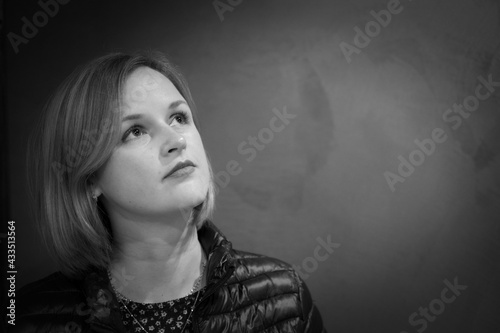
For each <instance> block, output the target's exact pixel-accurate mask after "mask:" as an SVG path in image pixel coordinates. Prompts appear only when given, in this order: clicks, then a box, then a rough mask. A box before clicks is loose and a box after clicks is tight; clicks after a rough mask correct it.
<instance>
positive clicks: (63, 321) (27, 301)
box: [10, 272, 85, 332]
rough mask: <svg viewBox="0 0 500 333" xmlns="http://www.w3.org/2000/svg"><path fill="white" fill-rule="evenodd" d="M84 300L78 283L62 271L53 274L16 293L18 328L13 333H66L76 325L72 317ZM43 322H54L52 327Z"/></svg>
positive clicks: (51, 324)
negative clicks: (71, 326)
mask: <svg viewBox="0 0 500 333" xmlns="http://www.w3.org/2000/svg"><path fill="white" fill-rule="evenodd" d="M84 301H85V296H84V293H83V291H82V290H81V288H80V285H79V282H78V280H73V279H70V278H68V277H66V276H65V275H64V274H62V273H61V272H55V273H52V274H50V275H48V276H46V277H44V278H42V279H40V280H37V281H34V282H31V283H29V284H27V285H25V286H24V287H22V288H20V289H19V290H18V291H16V318H15V324H16V325H15V326H13V327H12V330H10V331H11V332H28V331H30V332H31V331H44V329H47V331H55V332H59V331H60V332H65V331H66V328H67V326H68V325H71V324H73V323H74V321H73V320H72V317H73V316H75V309H77V305H78V304H79V303H82V304H84V303H83V302H84ZM77 317H78V316H75V318H77ZM42 323H50V325H49V326H51V327H45V326H46V325H45V324H42ZM58 329H59V330H58Z"/></svg>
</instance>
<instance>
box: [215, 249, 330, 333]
mask: <svg viewBox="0 0 500 333" xmlns="http://www.w3.org/2000/svg"><path fill="white" fill-rule="evenodd" d="M233 260H234V261H233V262H234V265H235V268H234V272H233V274H232V276H231V278H230V279H229V280H228V281H227V284H226V286H227V288H228V289H227V291H226V292H228V293H231V290H232V289H235V288H236V289H238V290H241V287H242V286H243V290H246V298H245V297H244V298H241V299H239V301H240V302H241V304H240V306H241V308H242V309H247V308H248V306H249V305H252V306H253V307H255V306H257V307H262V308H263V309H266V311H264V310H263V313H266V314H267V315H268V318H266V322H267V324H268V325H271V326H276V328H277V329H278V330H281V329H282V330H283V331H285V330H287V329H286V328H285V326H286V325H291V326H294V327H295V329H294V330H291V331H294V332H325V331H324V328H323V323H322V320H321V315H320V314H319V312H318V309H317V308H316V306H315V304H314V302H313V299H312V296H311V293H310V291H309V288H308V287H307V285H306V284H305V282H304V281H303V280H302V279H301V278H300V276H299V274H298V273H297V272H296V271H295V269H294V268H293V266H292V265H290V264H288V263H286V262H285V261H283V260H280V259H277V258H273V257H269V256H266V255H262V254H256V253H252V252H247V251H241V250H235V249H233ZM227 298H230V297H227ZM224 299H226V298H224ZM284 306H285V307H286V309H285V308H283V307H284ZM233 307H234V305H233V306H232V308H233ZM282 326H283V327H282Z"/></svg>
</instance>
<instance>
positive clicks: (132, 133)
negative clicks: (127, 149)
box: [123, 126, 146, 141]
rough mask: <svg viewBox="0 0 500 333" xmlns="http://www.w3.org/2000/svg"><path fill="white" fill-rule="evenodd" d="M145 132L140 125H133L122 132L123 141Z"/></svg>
mask: <svg viewBox="0 0 500 333" xmlns="http://www.w3.org/2000/svg"><path fill="white" fill-rule="evenodd" d="M145 133H146V132H145V131H144V129H142V128H141V127H137V126H133V127H131V128H130V129H129V130H127V131H126V132H125V134H123V141H127V140H130V139H133V138H134V137H139V136H142V135H143V134H145Z"/></svg>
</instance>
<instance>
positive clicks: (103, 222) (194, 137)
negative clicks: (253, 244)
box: [14, 54, 324, 333]
mask: <svg viewBox="0 0 500 333" xmlns="http://www.w3.org/2000/svg"><path fill="white" fill-rule="evenodd" d="M30 151H31V155H30V157H29V159H28V161H29V164H30V165H31V166H32V167H33V170H31V171H30V175H31V177H30V184H31V191H32V193H33V194H34V199H35V202H36V215H37V217H38V218H39V220H40V222H41V223H40V226H41V231H42V233H43V235H44V239H45V240H46V243H47V244H48V246H49V247H50V248H51V249H52V251H53V253H54V254H55V257H56V258H57V260H58V262H59V264H60V266H61V268H62V272H58V273H54V274H52V275H50V276H48V277H46V278H44V279H42V280H40V281H37V282H35V283H32V284H30V285H28V286H26V287H25V288H23V290H21V292H20V293H18V295H17V302H16V303H17V323H16V326H15V327H14V329H15V331H19V332H28V331H29V332H33V331H35V332H94V331H95V332H127V331H128V332H142V333H146V332H188V331H193V332H259V331H268V332H322V331H324V329H323V326H322V321H321V317H320V315H319V312H318V311H317V309H316V307H315V306H314V305H313V303H312V300H311V296H310V293H309V291H308V289H307V287H306V285H305V284H304V283H303V282H302V281H301V280H300V278H299V277H298V275H297V273H296V272H295V271H293V269H292V268H291V267H290V266H289V265H288V264H286V263H283V262H281V261H279V260H276V259H272V258H268V257H265V256H261V255H256V254H251V253H246V252H242V251H237V250H233V249H232V247H231V243H230V242H228V241H227V240H226V238H225V237H224V236H223V235H222V233H221V232H220V231H219V230H218V229H217V228H216V227H215V226H214V225H213V224H212V222H210V221H209V220H208V218H209V216H210V214H211V211H212V210H213V206H214V185H213V182H212V172H211V168H210V164H209V161H208V158H207V155H206V153H205V150H204V148H203V143H202V140H201V138H200V135H199V133H198V124H197V120H196V113H195V105H194V103H193V100H192V98H191V94H190V92H189V89H188V87H187V84H186V83H185V81H184V79H183V78H182V76H181V74H180V73H179V72H178V71H177V70H176V69H175V68H174V67H173V66H172V65H171V64H170V63H169V62H168V61H167V60H166V59H165V58H164V57H163V56H162V55H160V54H148V55H125V54H111V55H107V56H104V57H102V58H99V59H96V60H94V61H92V62H91V63H90V64H88V65H87V66H85V67H83V68H81V69H79V70H77V71H76V72H75V73H73V74H72V75H71V76H70V77H69V78H68V79H67V80H66V81H65V82H64V84H63V85H62V86H61V87H60V88H59V89H58V91H57V93H56V94H55V95H54V96H53V97H52V99H51V100H50V101H49V103H48V104H47V107H46V109H45V113H44V118H43V121H42V122H41V126H40V127H39V128H38V130H37V131H36V133H35V136H34V138H33V140H32V146H31V149H30Z"/></svg>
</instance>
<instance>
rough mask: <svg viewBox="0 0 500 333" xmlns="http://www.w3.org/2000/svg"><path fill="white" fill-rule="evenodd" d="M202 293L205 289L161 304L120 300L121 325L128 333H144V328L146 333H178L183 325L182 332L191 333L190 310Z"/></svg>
mask: <svg viewBox="0 0 500 333" xmlns="http://www.w3.org/2000/svg"><path fill="white" fill-rule="evenodd" d="M204 292H205V288H203V289H201V290H199V291H197V292H194V293H192V294H191V295H188V296H186V297H182V298H178V299H174V300H171V301H167V302H161V303H137V302H134V301H131V300H129V299H120V301H119V303H120V311H121V314H122V318H123V324H124V325H125V327H126V328H127V330H128V331H129V332H138V333H145V332H144V331H143V328H144V329H145V330H146V332H147V333H150V332H151V333H169V332H179V333H180V332H183V328H184V325H186V328H185V329H184V332H191V331H192V329H191V326H192V322H191V319H192V317H191V316H192V314H191V309H192V306H193V304H194V302H195V300H196V298H197V296H198V302H199V301H200V299H201V298H202V297H203V293H204ZM198 293H199V295H198ZM127 309H128V311H127ZM129 311H130V312H129ZM131 313H132V315H133V316H132V315H131ZM134 317H135V319H134ZM137 321H139V322H140V325H139V324H138V323H137ZM186 322H187V324H186ZM141 325H142V327H141Z"/></svg>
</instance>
